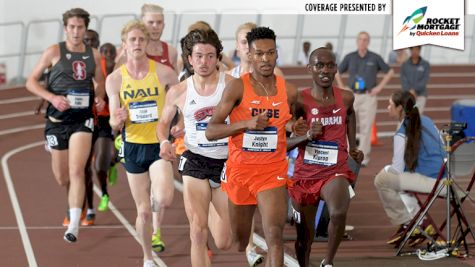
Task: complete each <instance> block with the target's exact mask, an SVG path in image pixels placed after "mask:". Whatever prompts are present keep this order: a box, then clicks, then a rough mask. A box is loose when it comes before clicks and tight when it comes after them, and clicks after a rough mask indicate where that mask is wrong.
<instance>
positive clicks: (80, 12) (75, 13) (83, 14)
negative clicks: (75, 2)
mask: <svg viewBox="0 0 475 267" xmlns="http://www.w3.org/2000/svg"><path fill="white" fill-rule="evenodd" d="M73 17H78V18H81V19H83V20H84V24H85V25H86V29H87V27H89V21H90V18H89V13H88V12H87V11H86V10H84V9H82V8H72V9H70V10H68V11H66V12H64V13H63V25H64V26H67V25H68V20H69V19H70V18H73Z"/></svg>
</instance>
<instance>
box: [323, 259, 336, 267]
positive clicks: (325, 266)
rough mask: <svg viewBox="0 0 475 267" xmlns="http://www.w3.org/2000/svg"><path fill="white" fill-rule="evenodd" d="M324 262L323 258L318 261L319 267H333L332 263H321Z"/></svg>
mask: <svg viewBox="0 0 475 267" xmlns="http://www.w3.org/2000/svg"><path fill="white" fill-rule="evenodd" d="M324 262H325V259H323V260H322V262H321V263H320V267H333V264H323V263H324Z"/></svg>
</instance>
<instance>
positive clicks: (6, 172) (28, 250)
mask: <svg viewBox="0 0 475 267" xmlns="http://www.w3.org/2000/svg"><path fill="white" fill-rule="evenodd" d="M41 126H43V124H42V125H41ZM22 128H25V129H23V131H24V130H28V128H29V127H22ZM33 128H34V127H33ZM15 129H18V128H15ZM15 129H12V130H15ZM0 135H1V134H0ZM44 144H45V142H44V141H40V142H35V143H31V144H28V145H24V146H21V147H18V148H16V149H14V150H11V151H9V152H7V153H6V154H5V155H4V156H3V157H2V170H3V176H4V178H5V183H6V184H7V189H8V193H9V195H10V201H11V202H12V206H13V211H14V212H15V217H16V220H17V225H18V229H19V231H20V235H21V239H22V242H23V247H24V249H25V254H26V256H27V259H28V263H29V266H30V267H37V266H38V264H37V263H36V258H35V255H34V252H33V248H32V246H31V242H30V238H29V237H28V232H27V229H26V226H25V221H24V219H23V215H22V213H21V209H20V204H19V202H18V198H17V195H16V192H15V187H14V185H13V182H12V177H11V174H10V169H9V168H8V159H9V158H10V157H12V156H13V155H15V154H17V153H20V152H23V151H25V150H28V149H31V148H33V147H36V146H41V145H44ZM94 192H96V194H97V195H98V196H100V193H101V192H100V190H99V188H98V187H97V186H96V185H94ZM109 208H110V210H111V211H112V212H113V213H114V215H115V216H116V217H117V219H118V220H119V221H120V222H121V223H122V224H123V225H124V227H125V228H126V229H127V230H128V231H129V233H130V234H131V235H132V236H133V237H134V238H135V240H137V242H138V243H139V244H140V241H139V239H138V238H137V234H136V232H135V229H134V228H133V227H132V226H131V225H130V223H129V222H128V221H127V219H125V217H124V216H123V215H122V214H121V213H120V212H119V211H118V210H117V208H116V207H115V206H114V204H113V203H112V202H109ZM153 255H154V257H153V258H154V260H155V262H156V263H157V264H158V266H160V267H167V265H166V264H165V263H164V262H163V261H162V260H161V259H160V258H159V257H158V256H156V255H155V254H153Z"/></svg>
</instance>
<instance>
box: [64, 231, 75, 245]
mask: <svg viewBox="0 0 475 267" xmlns="http://www.w3.org/2000/svg"><path fill="white" fill-rule="evenodd" d="M78 233H79V229H78V228H71V229H70V228H68V230H66V232H65V233H64V236H63V239H64V240H65V241H66V242H68V243H74V242H76V241H78V238H77V236H78Z"/></svg>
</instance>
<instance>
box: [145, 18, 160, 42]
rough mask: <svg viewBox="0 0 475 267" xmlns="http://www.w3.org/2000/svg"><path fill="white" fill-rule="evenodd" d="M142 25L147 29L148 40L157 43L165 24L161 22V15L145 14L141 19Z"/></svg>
mask: <svg viewBox="0 0 475 267" xmlns="http://www.w3.org/2000/svg"><path fill="white" fill-rule="evenodd" d="M142 21H143V23H144V24H145V26H146V27H147V30H148V32H149V34H150V40H152V41H158V40H160V38H161V37H162V33H163V28H164V27H165V22H164V20H163V14H160V13H145V15H144V16H143V18H142Z"/></svg>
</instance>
